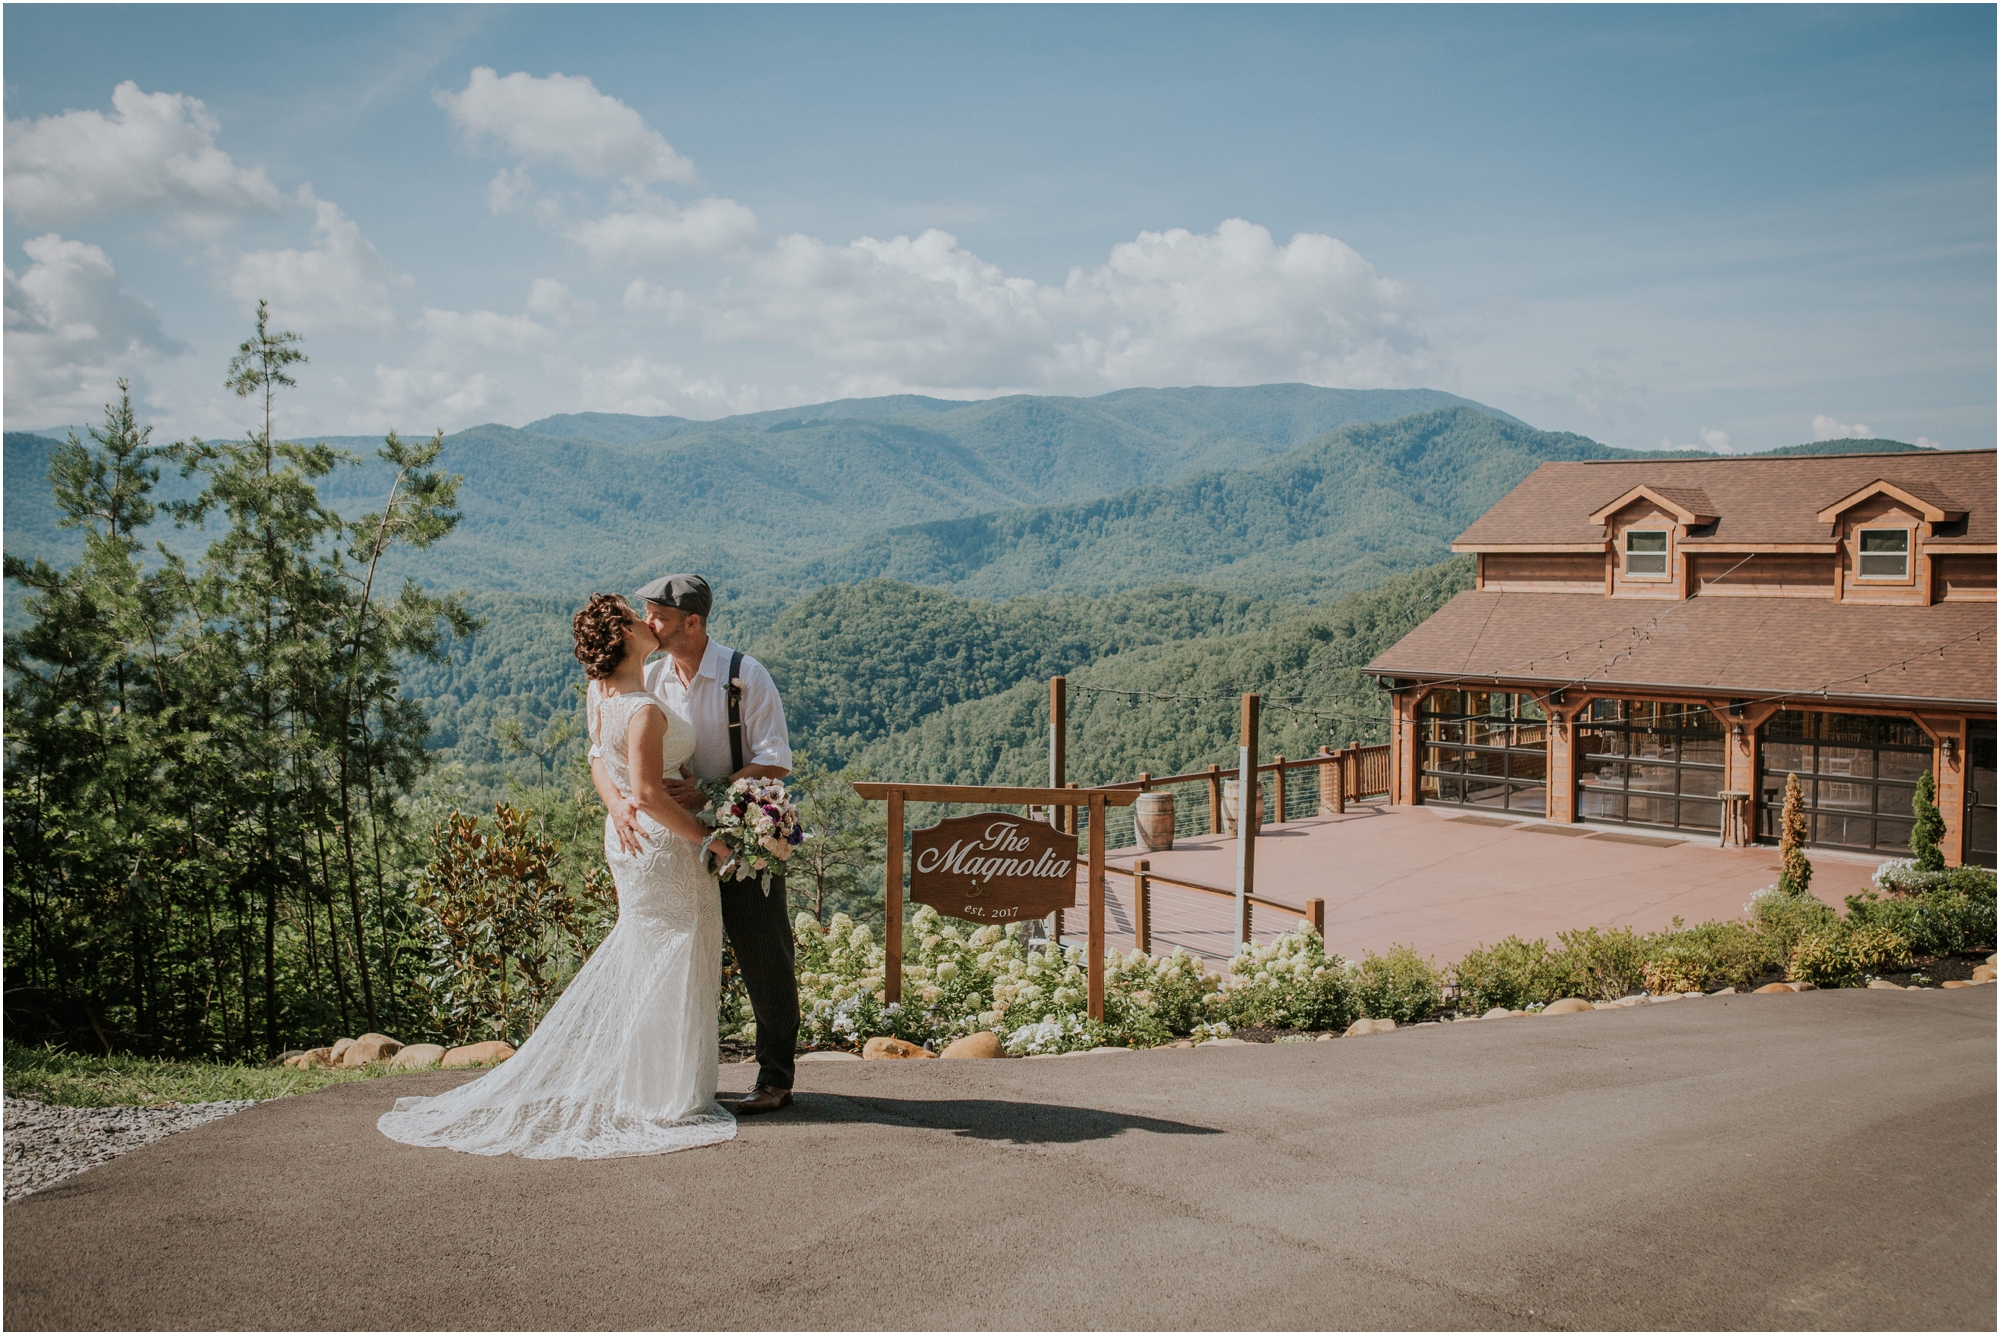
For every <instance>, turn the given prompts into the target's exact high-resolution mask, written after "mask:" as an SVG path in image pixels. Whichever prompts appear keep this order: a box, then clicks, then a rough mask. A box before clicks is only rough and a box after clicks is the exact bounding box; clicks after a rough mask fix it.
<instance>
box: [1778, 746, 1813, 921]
mask: <svg viewBox="0 0 2000 1335" xmlns="http://www.w3.org/2000/svg"><path fill="white" fill-rule="evenodd" d="M1810 838H1812V830H1811V827H1809V826H1808V825H1807V824H1806V799H1805V792H1804V790H1803V789H1801V788H1800V787H1799V776H1798V775H1796V774H1787V775H1786V776H1785V809H1784V812H1783V814H1782V815H1781V816H1780V818H1779V825H1778V861H1779V862H1780V863H1782V864H1783V867H1784V869H1783V870H1782V871H1780V872H1779V873H1778V889H1780V890H1782V891H1784V892H1785V893H1786V894H1791V895H1803V894H1805V893H1807V892H1808V891H1809V890H1810V889H1811V887H1812V863H1810V862H1808V861H1807V860H1806V840H1808V839H1810Z"/></svg>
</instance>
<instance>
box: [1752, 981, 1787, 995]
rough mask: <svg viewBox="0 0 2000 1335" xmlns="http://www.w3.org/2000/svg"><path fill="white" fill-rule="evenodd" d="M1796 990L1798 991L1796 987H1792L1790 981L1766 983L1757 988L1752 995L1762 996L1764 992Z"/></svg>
mask: <svg viewBox="0 0 2000 1335" xmlns="http://www.w3.org/2000/svg"><path fill="white" fill-rule="evenodd" d="M1796 991H1798V989H1797V988H1795V987H1793V986H1792V985H1791V984H1790V983H1766V984H1764V985H1763V986H1762V987H1760V988H1758V989H1757V991H1756V992H1755V993H1753V994H1752V995H1755V996H1762V995H1763V994H1764V993H1766V992H1796Z"/></svg>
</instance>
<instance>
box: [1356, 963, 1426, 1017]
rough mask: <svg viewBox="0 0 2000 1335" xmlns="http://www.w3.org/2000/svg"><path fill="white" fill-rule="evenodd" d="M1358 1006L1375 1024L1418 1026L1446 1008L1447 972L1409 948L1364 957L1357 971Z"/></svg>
mask: <svg viewBox="0 0 2000 1335" xmlns="http://www.w3.org/2000/svg"><path fill="white" fill-rule="evenodd" d="M1354 996H1355V1003H1356V1005H1357V1007H1358V1008H1359V1010H1360V1012H1361V1014H1362V1015H1365V1016H1367V1017H1368V1018H1369V1019H1372V1020H1394V1021H1395V1022H1396V1023H1397V1024H1417V1023H1420V1022H1421V1021H1424V1020H1428V1019H1429V1018H1430V1017H1431V1016H1432V1015H1435V1014H1436V1013H1437V1011H1438V1008H1439V1007H1441V1006H1443V1005H1444V972H1443V971H1442V970H1441V969H1439V968H1438V967H1437V965H1436V964H1434V963H1432V962H1431V961H1430V960H1428V959H1425V958H1424V957H1423V956H1421V955H1419V954H1417V952H1416V951H1415V950H1413V949H1411V948H1410V947H1409V946H1391V947H1389V953H1388V954H1386V955H1375V954H1369V955H1365V956H1363V958H1362V960H1361V964H1360V966H1359V967H1358V968H1356V969H1355V971H1354Z"/></svg>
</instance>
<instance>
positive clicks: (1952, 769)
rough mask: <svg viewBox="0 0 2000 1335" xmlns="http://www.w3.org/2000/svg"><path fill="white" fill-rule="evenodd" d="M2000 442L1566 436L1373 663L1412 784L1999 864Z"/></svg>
mask: <svg viewBox="0 0 2000 1335" xmlns="http://www.w3.org/2000/svg"><path fill="white" fill-rule="evenodd" d="M1994 504H1995V475H1994V454H1993V452H1992V451H1990V450H1986V451H1963V452H1960V451H1952V452H1944V451H1938V452H1932V451H1924V452H1921V453H1908V454H1848V455H1792V456H1778V457H1769V458H1745V459H1733V458H1727V457H1719V458H1713V459H1687V460H1650V459H1649V460H1631V461H1625V460H1607V461H1602V462H1590V463H1548V464H1543V465H1542V466H1541V467H1540V468H1538V469H1536V470H1535V471H1534V472H1533V473H1532V474H1530V475H1529V476H1528V478H1527V479H1526V480H1525V481H1523V482H1522V483H1521V484H1520V485H1519V486H1518V487H1516V488H1514V490H1513V491H1511V492H1509V493H1508V494H1507V495H1506V496H1505V497H1503V498H1502V499H1501V501H1500V502H1499V504H1497V505H1495V506H1494V507H1493V508H1492V509H1491V510H1489V511H1487V512H1486V514H1485V515H1483V516H1481V517H1480V519H1479V520H1478V521H1477V522H1476V523H1474V524H1473V525H1472V527H1471V528H1469V529H1467V530H1466V531H1465V533H1464V534H1463V535H1462V536H1461V537H1460V538H1459V539H1458V541H1457V542H1455V543H1453V544H1452V550H1454V551H1458V552H1470V553H1472V554H1473V557H1474V560H1475V561H1476V562H1477V567H1478V573H1477V578H1476V585H1475V587H1474V588H1472V589H1470V590H1468V591H1466V592H1464V593H1461V594H1459V595H1458V596H1457V597H1456V598H1454V599H1452V600H1451V602H1449V603H1447V604H1446V605H1445V606H1444V607H1442V608H1440V609H1439V610H1438V611H1437V613H1436V614H1435V615H1433V616H1432V617H1430V618H1429V619H1428V620H1427V621H1425V622H1424V623H1423V625H1421V626H1419V627H1418V628H1417V629H1416V630H1415V631H1413V632H1411V633H1410V634H1409V635H1408V636H1406V637H1404V638H1403V639H1402V640H1401V641H1400V642H1398V643H1397V644H1396V646H1395V647H1394V648H1392V649H1390V650H1389V651H1388V652H1387V653H1385V654H1383V655H1382V656H1381V657H1379V658H1377V659H1376V660H1375V661H1374V662H1373V663H1371V664H1370V665H1369V668H1368V671H1369V672H1371V673H1372V674H1374V675H1375V677H1376V678H1377V680H1378V681H1379V683H1380V684H1381V685H1382V686H1383V687H1384V688H1385V689H1387V690H1389V691H1391V692H1392V693H1393V696H1394V720H1395V726H1394V731H1393V737H1394V745H1395V752H1394V754H1395V765H1394V775H1393V779H1392V792H1391V798H1390V800H1391V801H1393V802H1398V803H1414V802H1424V803H1442V804H1455V805H1463V806H1469V807H1479V808H1487V809H1494V810H1500V811H1511V812H1519V813H1522V814H1524V815H1529V816H1534V817H1540V818H1545V819H1547V820H1550V821H1555V822H1563V823H1570V822H1576V821H1591V822H1608V823H1613V824H1628V825H1635V826H1653V827H1661V828H1666V829H1673V830H1689V831H1712V832H1714V833H1715V834H1716V835H1717V836H1718V838H1720V839H1721V840H1722V841H1723V842H1725V843H1733V844H1741V843H1745V842H1751V841H1755V840H1762V839H1771V838H1775V836H1776V833H1777V820H1778V813H1779V808H1780V806H1781V804H1782V801H1783V797H1784V789H1785V780H1786V776H1787V775H1788V774H1796V775H1798V777H1799V781H1800V783H1801V785H1802V786H1803V788H1804V792H1805V797H1806V802H1807V805H1808V808H1809V809H1810V812H1811V819H1812V837H1813V839H1814V841H1815V842H1816V843H1817V844H1818V845H1819V846H1822V847H1828V848H1840V849H1851V850H1858V851H1864V852H1879V853H1881V854H1882V855H1883V856H1885V857H1887V856H1895V855H1897V854H1899V853H1901V854H1904V855H1907V849H1908V841H1909V833H1910V826H1911V819H1912V817H1911V798H1912V796H1913V794H1914V792H1915V789H1916V783H1917V779H1918V777H1919V776H1921V775H1922V774H1923V773H1924V772H1925V771H1927V770H1928V771H1930V772H1931V773H1933V774H1934V775H1936V781H1937V788H1938V806H1939V808H1940V810H1941V812H1942V814H1943V816H1944V820H1945V827H1946V835H1945V840H1944V851H1945V856H1946V858H1947V860H1948V861H1949V862H1951V863H1953V864H1957V863H1959V862H1961V861H1965V862H1975V863H1981V864H1983V865H1985V866H1989V867H1990V866H1992V865H1993V864H1994V789H1995V779H1994V695H1995V687H1994V658H1995V648H1996V637H1995V634H1994V629H1995V627H1994V611H1995V603H1994V536H1995V534H1994V527H1995V526H1994Z"/></svg>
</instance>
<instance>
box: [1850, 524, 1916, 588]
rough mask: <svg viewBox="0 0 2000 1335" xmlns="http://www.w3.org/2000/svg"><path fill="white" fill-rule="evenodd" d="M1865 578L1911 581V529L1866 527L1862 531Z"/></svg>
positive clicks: (1861, 570)
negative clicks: (1909, 579)
mask: <svg viewBox="0 0 2000 1335" xmlns="http://www.w3.org/2000/svg"><path fill="white" fill-rule="evenodd" d="M1856 573H1857V574H1859V575H1860V576H1861V578H1863V579H1908V578H1909V577H1910V530H1908V529H1906V528H1864V529H1862V530H1861V569H1860V570H1859V571H1857V572H1856Z"/></svg>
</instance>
